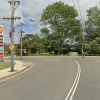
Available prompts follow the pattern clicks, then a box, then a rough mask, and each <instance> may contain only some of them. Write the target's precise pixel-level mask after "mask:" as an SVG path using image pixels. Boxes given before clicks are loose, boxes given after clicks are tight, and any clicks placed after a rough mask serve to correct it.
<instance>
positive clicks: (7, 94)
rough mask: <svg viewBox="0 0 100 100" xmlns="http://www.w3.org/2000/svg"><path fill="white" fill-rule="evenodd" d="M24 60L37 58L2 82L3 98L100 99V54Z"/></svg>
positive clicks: (27, 99)
mask: <svg viewBox="0 0 100 100" xmlns="http://www.w3.org/2000/svg"><path fill="white" fill-rule="evenodd" d="M24 60H27V61H31V62H33V63H34V67H33V68H32V69H31V70H29V71H27V72H25V73H23V74H21V75H20V76H17V77H14V78H12V79H10V80H7V81H5V82H2V83H0V100H100V58H99V57H95V58H94V57H93V58H92V57H90V58H87V57H86V58H77V57H76V58H72V57H27V58H25V59H24ZM76 61H77V63H76ZM75 80H76V81H75ZM74 83H75V84H74ZM71 90H72V91H71ZM68 96H69V97H68ZM67 97H68V98H67Z"/></svg>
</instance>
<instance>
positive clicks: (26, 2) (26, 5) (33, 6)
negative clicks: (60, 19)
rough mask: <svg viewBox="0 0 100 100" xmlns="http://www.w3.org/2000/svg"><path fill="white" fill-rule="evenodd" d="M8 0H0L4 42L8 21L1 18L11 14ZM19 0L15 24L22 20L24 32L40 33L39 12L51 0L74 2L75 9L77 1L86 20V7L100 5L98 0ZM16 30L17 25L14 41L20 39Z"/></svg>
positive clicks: (8, 25) (52, 0)
mask: <svg viewBox="0 0 100 100" xmlns="http://www.w3.org/2000/svg"><path fill="white" fill-rule="evenodd" d="M8 1H9V0H0V24H1V25H3V26H4V37H5V42H7V43H10V39H9V31H10V21H8V20H2V18H4V17H10V16H11V6H10V4H9V3H8ZM20 1H21V2H20V5H19V6H18V7H17V9H16V10H15V16H18V17H21V18H22V19H21V20H19V21H18V20H16V21H15V26H17V25H18V24H19V22H24V24H25V25H26V26H24V27H23V30H24V31H25V34H27V33H31V34H36V33H37V34H39V33H40V32H39V30H40V28H41V26H40V23H39V20H40V17H41V13H42V12H43V9H45V8H46V6H48V4H52V3H53V2H56V1H63V2H64V3H65V4H69V5H71V6H74V4H75V8H77V9H78V5H77V2H79V4H80V8H81V14H82V17H83V20H87V17H86V10H87V9H89V8H90V7H93V6H98V7H99V5H100V0H20ZM73 1H74V4H73ZM79 18H80V16H79ZM29 19H35V22H29ZM18 30H20V28H19V27H17V28H16V33H15V43H18V42H19V39H20V33H18Z"/></svg>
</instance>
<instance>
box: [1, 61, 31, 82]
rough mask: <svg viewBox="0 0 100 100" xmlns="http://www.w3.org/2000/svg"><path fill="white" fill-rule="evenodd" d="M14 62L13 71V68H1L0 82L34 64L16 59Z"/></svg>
mask: <svg viewBox="0 0 100 100" xmlns="http://www.w3.org/2000/svg"><path fill="white" fill-rule="evenodd" d="M14 62H15V65H14V71H13V72H11V68H7V69H3V70H0V82H1V81H4V80H7V79H9V78H12V77H14V76H17V75H19V74H21V73H23V72H25V71H27V70H28V69H29V68H31V67H32V66H33V64H32V63H30V62H24V61H20V60H15V61H14Z"/></svg>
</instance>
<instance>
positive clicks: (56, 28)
mask: <svg viewBox="0 0 100 100" xmlns="http://www.w3.org/2000/svg"><path fill="white" fill-rule="evenodd" d="M77 16H78V13H77V11H76V10H75V9H74V7H72V6H69V5H66V4H64V3H63V2H61V1H59V2H54V3H53V4H51V5H48V6H47V7H46V8H45V9H44V11H43V13H42V16H41V20H40V22H41V24H42V25H45V26H46V25H47V26H48V25H49V26H50V30H52V33H51V34H52V39H51V41H49V45H48V50H49V51H50V50H52V49H54V45H52V43H53V42H54V44H55V49H56V50H57V51H58V54H59V53H60V51H62V54H63V46H64V41H65V40H66V38H71V39H72V38H73V39H74V40H75V39H77V38H78V36H79V34H80V32H81V28H80V26H81V25H80V21H79V20H77V19H76V17H77ZM42 30H43V29H42ZM43 31H44V30H43ZM43 31H42V33H43ZM53 34H54V35H53ZM48 37H50V35H49V34H48V36H47V38H48ZM54 38H55V41H54V40H53V39H54ZM47 40H48V39H47Z"/></svg>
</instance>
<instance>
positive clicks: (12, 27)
mask: <svg viewBox="0 0 100 100" xmlns="http://www.w3.org/2000/svg"><path fill="white" fill-rule="evenodd" d="M8 3H10V5H11V18H3V19H8V20H9V19H10V20H11V45H13V46H14V20H16V19H21V17H14V11H15V8H14V6H15V5H16V3H17V4H18V5H19V3H20V1H14V0H12V1H8ZM11 71H14V49H13V50H11Z"/></svg>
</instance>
